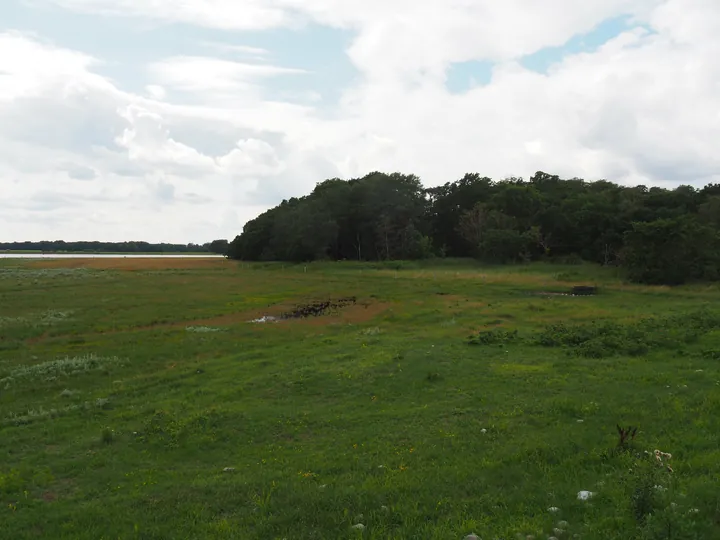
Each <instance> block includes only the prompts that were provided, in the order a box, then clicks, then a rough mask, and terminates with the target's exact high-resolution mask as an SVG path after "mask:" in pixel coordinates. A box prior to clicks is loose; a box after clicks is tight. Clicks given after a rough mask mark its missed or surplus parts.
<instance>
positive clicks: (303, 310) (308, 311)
mask: <svg viewBox="0 0 720 540" xmlns="http://www.w3.org/2000/svg"><path fill="white" fill-rule="evenodd" d="M355 304H357V298H356V297H354V296H349V297H347V298H340V299H338V300H321V301H315V302H310V303H308V304H300V305H298V306H295V307H294V308H293V309H291V310H290V311H286V312H285V313H283V314H282V315H280V317H279V318H280V319H307V318H310V317H322V316H323V315H332V314H334V313H337V312H338V311H339V310H341V309H342V308H346V307H348V306H354V305H355Z"/></svg>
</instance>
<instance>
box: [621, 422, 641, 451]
mask: <svg viewBox="0 0 720 540" xmlns="http://www.w3.org/2000/svg"><path fill="white" fill-rule="evenodd" d="M617 431H618V435H619V436H620V441H619V442H618V446H621V447H625V446H627V445H628V443H629V442H630V441H634V440H635V435H636V434H637V427H633V426H629V427H627V428H621V427H620V426H619V425H618V426H617Z"/></svg>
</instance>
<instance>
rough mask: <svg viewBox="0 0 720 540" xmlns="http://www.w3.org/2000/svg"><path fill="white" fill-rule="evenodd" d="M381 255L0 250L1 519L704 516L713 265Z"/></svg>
mask: <svg viewBox="0 0 720 540" xmlns="http://www.w3.org/2000/svg"><path fill="white" fill-rule="evenodd" d="M398 267H399V269H398V268H396V267H394V266H393V265H383V264H375V265H373V264H365V265H360V264H355V263H322V264H312V265H308V266H307V267H305V266H303V265H299V266H287V265H281V264H266V265H261V264H255V265H247V264H241V263H236V262H232V261H227V260H222V259H219V260H192V259H191V260H168V259H166V260H164V261H152V260H135V261H123V260H119V261H113V260H88V261H78V260H65V261H17V260H12V261H11V260H4V261H0V457H1V458H2V459H1V460H0V537H1V538H3V539H4V538H7V539H13V540H19V539H24V538H66V539H73V540H75V539H93V540H98V539H118V538H122V539H163V540H164V539H181V538H182V539H184V538H188V539H205V538H210V539H226V538H237V539H264V540H272V539H278V540H279V539H287V540H296V539H332V540H335V539H345V538H348V539H355V538H367V539H458V540H459V539H463V538H464V537H466V536H467V535H470V534H471V533H475V534H476V535H477V536H478V537H479V538H482V539H484V540H492V539H515V538H521V539H526V538H535V539H538V540H539V539H547V538H549V537H555V538H558V539H566V538H582V539H598V540H600V539H602V540H609V539H623V540H625V539H635V538H637V539H669V538H672V539H717V538H720V491H719V490H718V480H719V475H720V373H719V370H718V364H719V363H720V308H719V309H718V310H716V309H715V306H717V302H718V300H719V299H720V289H719V288H718V286H714V287H710V286H700V285H696V286H687V287H682V288H677V289H669V288H658V287H640V286H631V285H627V284H625V283H623V282H622V280H621V279H619V277H618V276H617V275H616V271H614V270H605V269H600V268H597V267H593V266H553V265H531V266H524V267H520V266H518V267H496V268H491V267H481V266H478V265H476V264H474V263H472V262H462V261H437V262H434V263H426V264H419V263H418V264H400V265H398ZM577 284H589V285H597V286H599V287H600V291H599V294H598V295H597V296H588V297H574V296H564V295H560V294H556V293H562V292H566V291H567V290H568V289H569V288H570V287H571V286H573V285H577ZM351 296H354V297H356V299H357V303H356V304H355V305H349V306H346V307H343V308H339V309H337V310H335V311H333V312H331V313H329V314H327V315H325V316H320V317H311V318H308V319H297V320H281V321H279V322H268V323H264V324H259V323H251V322H248V321H250V320H252V319H256V318H258V317H261V316H264V315H273V316H278V315H280V314H281V313H283V312H285V311H287V310H289V309H291V308H293V307H294V306H296V305H300V304H304V303H308V302H311V301H315V300H328V299H339V298H341V297H351ZM651 317H652V318H653V319H652V320H647V319H648V318H651ZM594 321H598V322H594ZM618 424H619V425H620V426H621V427H623V428H625V427H628V426H638V430H637V435H636V437H635V439H634V440H633V441H631V442H630V443H629V444H626V445H623V446H619V436H618V433H617V428H616V426H617V425H618ZM656 449H657V450H660V451H662V452H667V453H671V454H672V458H671V459H668V458H666V457H662V456H661V461H658V460H657V459H656V457H655V456H654V451H655V450H656ZM646 451H647V452H649V454H646V453H645V452H646ZM668 465H669V466H670V467H671V468H672V472H670V470H669V469H668ZM581 491H589V492H592V496H591V497H589V498H588V499H587V500H580V499H579V498H578V494H579V492H581Z"/></svg>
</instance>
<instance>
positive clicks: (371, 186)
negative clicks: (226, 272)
mask: <svg viewBox="0 0 720 540" xmlns="http://www.w3.org/2000/svg"><path fill="white" fill-rule="evenodd" d="M228 255H229V256H230V257H231V258H234V259H241V260H247V261H258V260H266V261H269V260H284V261H298V262H299V261H311V260H317V259H334V260H343V259H354V260H365V261H367V260H398V259H419V258H430V257H446V256H447V257H475V258H478V259H480V260H483V261H486V262H489V263H512V262H523V261H533V260H539V259H549V260H558V261H564V262H568V261H581V260H585V261H593V262H597V263H600V264H603V265H617V266H621V267H623V268H624V269H625V270H626V272H627V275H628V277H629V278H630V279H631V280H633V281H637V282H643V283H653V284H663V283H664V284H680V283H683V282H686V281H688V280H718V279H720V184H710V185H707V186H706V187H704V188H703V189H696V188H693V187H691V186H679V187H677V188H675V189H672V190H668V189H662V188H657V187H653V188H648V187H646V186H633V187H625V186H620V185H617V184H614V183H611V182H608V181H604V180H600V181H595V182H588V181H585V180H582V179H579V178H573V179H570V180H563V179H560V178H559V177H558V176H554V175H550V174H547V173H544V172H538V173H536V174H535V175H534V176H533V177H532V178H530V179H529V180H523V179H521V178H509V179H505V180H502V181H493V180H492V179H490V178H487V177H481V176H480V175H478V174H467V175H465V176H464V177H463V178H461V179H460V180H458V181H456V182H450V183H446V184H445V185H443V186H439V187H434V188H429V189H426V188H424V187H423V185H422V183H421V181H420V179H419V178H418V177H416V176H414V175H403V174H399V173H394V174H384V173H380V172H373V173H371V174H368V175H367V176H364V177H363V178H357V179H352V180H349V181H345V180H340V179H331V180H326V181H324V182H321V183H319V184H318V185H317V186H316V187H315V189H314V190H313V192H312V193H311V194H310V195H307V196H305V197H301V198H292V199H290V200H287V201H283V202H282V203H281V204H280V205H278V206H276V207H275V208H272V209H270V210H268V211H267V212H265V213H263V214H262V215H260V216H258V217H257V218H256V219H254V220H252V221H249V222H248V223H247V224H246V225H245V227H244V229H243V232H242V234H240V235H239V236H237V237H236V238H235V239H234V240H233V241H232V242H231V243H230V246H229V248H228Z"/></svg>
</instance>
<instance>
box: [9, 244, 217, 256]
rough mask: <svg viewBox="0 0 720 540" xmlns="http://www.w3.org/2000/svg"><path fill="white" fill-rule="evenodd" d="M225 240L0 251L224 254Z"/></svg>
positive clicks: (21, 246)
mask: <svg viewBox="0 0 720 540" xmlns="http://www.w3.org/2000/svg"><path fill="white" fill-rule="evenodd" d="M227 247H228V241H227V240H214V241H213V242H208V243H206V244H203V245H200V244H192V243H191V244H168V243H159V244H153V243H150V242H65V241H63V240H52V241H40V242H0V251H40V252H44V253H63V252H65V253H67V252H72V253H218V254H222V255H224V254H226V253H227Z"/></svg>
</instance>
